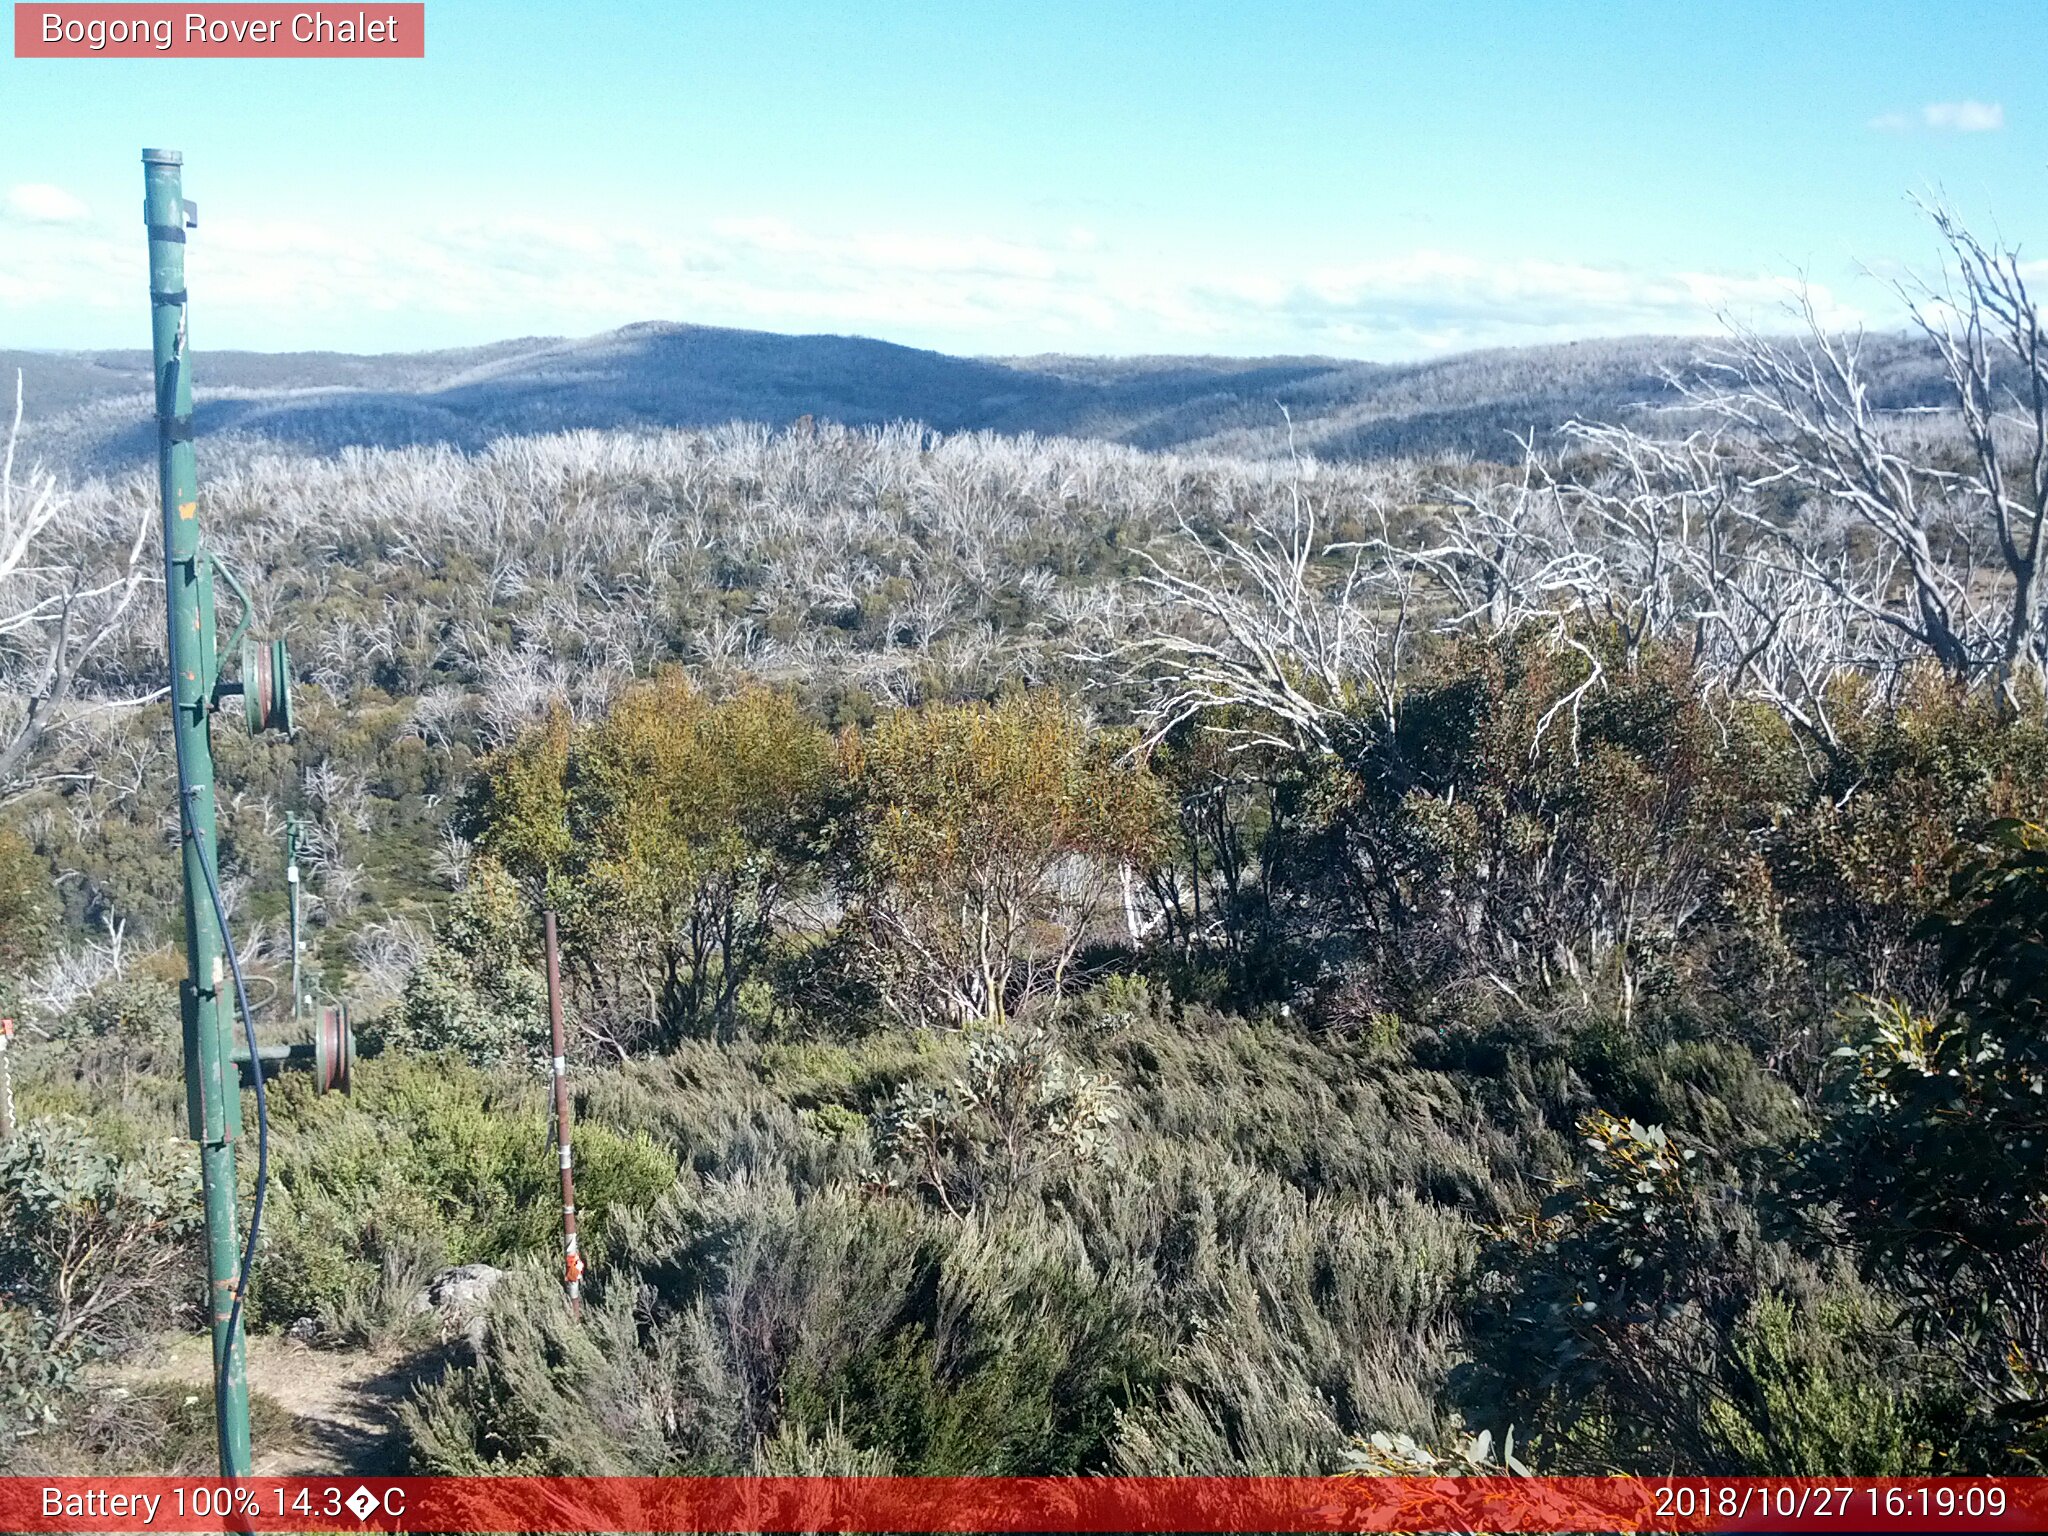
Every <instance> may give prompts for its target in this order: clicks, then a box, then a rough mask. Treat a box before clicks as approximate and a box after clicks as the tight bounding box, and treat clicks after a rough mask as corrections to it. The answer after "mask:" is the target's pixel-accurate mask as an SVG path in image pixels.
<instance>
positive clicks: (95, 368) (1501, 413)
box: [0, 324, 1942, 472]
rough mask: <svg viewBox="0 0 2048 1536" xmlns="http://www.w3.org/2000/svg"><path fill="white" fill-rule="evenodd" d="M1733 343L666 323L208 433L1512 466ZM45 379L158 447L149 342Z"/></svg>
mask: <svg viewBox="0 0 2048 1536" xmlns="http://www.w3.org/2000/svg"><path fill="white" fill-rule="evenodd" d="M1713 347H1714V343H1712V342H1711V340H1705V341H1703V340H1694V339H1688V338H1684V337H1641V338H1635V339H1632V340H1622V341H1587V342H1576V343H1572V344H1569V345H1563V346H1547V347H1525V348H1518V349H1512V350H1501V351H1491V352H1474V353H1466V354H1463V355H1460V356H1454V357H1447V358H1436V359H1429V360H1425V361H1422V362H1415V363H1405V364H1399V365H1387V364H1378V363H1362V362H1349V361H1344V360H1342V359H1338V358H1328V357H1299V358H1294V357H1276V358H1250V359H1247V358H1203V357H1159V358H1087V357H1058V356H1049V357H1032V358H966V357H949V356H946V355H945V354H943V353H938V352H927V351H922V350H919V349H917V348H913V347H903V346H896V345H892V344H891V343H888V342H884V341H873V340H869V339H867V338H864V337H854V336H779V335H774V334H770V333H768V332H763V331H735V330H721V329H717V328H713V327H707V326H692V325H668V324H647V325H636V326H628V327H626V328H625V329H623V330H619V331H614V332H611V333H609V334H606V335H602V336H591V337H584V338H580V339H575V340H565V339H561V338H545V339H538V340H524V341H507V342H501V343H498V344H496V345H494V346H489V347H478V348H468V349H463V350H459V351H452V352H428V353H420V354H416V355H406V354H394V355H389V356H380V357H351V356H345V355H340V354H335V353H287V354H279V355H270V354H264V353H251V352H217V353H208V354H206V355H205V356H204V359H203V362H202V364H201V369H202V371H201V372H200V373H199V375H198V380H197V385H198V390H199V413H198V423H199V429H200V430H201V431H202V432H204V433H206V434H207V435H208V437H209V439H210V440H213V441H214V442H216V443H218V442H219V440H220V439H221V437H222V436H223V434H227V435H229V436H231V437H235V438H241V439H246V440H247V441H249V442H250V443H252V444H257V445H269V446H271V447H273V448H285V449H290V450H297V451H301V452H314V453H332V452H335V451H337V450H339V449H341V448H344V447H351V446H353V447H373V448H375V447H384V448H389V447H405V446H414V445H421V446H424V445H444V446H450V447H457V448H464V449H469V450H476V449H481V448H484V447H487V446H488V445H489V444H490V443H491V442H492V441H494V440H495V439H497V438H500V437H507V436H521V435H530V434H534V433H550V432H561V431H570V430H584V429H593V428H596V429H607V430H615V429H622V428H623V429H660V428H667V427H716V426H723V425H724V424H726V423H728V422H732V421H751V422H758V423H761V424H763V425H766V426H770V427H785V426H789V425H791V424H793V423H795V422H797V421H798V420H800V419H803V418H805V417H811V418H815V419H818V420H823V421H831V422H835V423H838V424H841V425H846V426H887V425H890V424H892V423H898V422H917V423H921V424H923V425H925V426H927V427H931V428H934V429H937V430H939V431H943V432H948V433H955V432H973V431H994V432H1003V433H1009V434H1017V433H1035V434H1039V435H1042V436H1043V435H1056V436H1067V437H1086V438H1099V439H1101V440H1103V441H1106V442H1115V443H1124V444H1128V445H1131V446H1134V447H1140V448H1153V449H1160V448H1174V449H1181V450H1185V451H1192V452H1199V453H1222V454H1231V455H1236V456H1248V457H1254V458H1271V457H1278V456H1284V455H1285V454H1286V453H1287V452H1288V451H1289V450H1290V448H1292V449H1295V450H1299V451H1301V452H1313V453H1316V454H1318V455H1320V456H1323V457H1326V458H1333V459H1383V458H1398V457H1420V456H1425V455H1431V454H1447V453H1453V454H1461V455H1470V456H1474V457H1478V458H1481V459H1490V460H1505V461H1511V460H1513V459H1516V458H1518V457H1519V456H1520V453H1521V449H1520V447H1519V446H1518V439H1524V438H1528V437H1530V436H1532V435H1533V436H1534V437H1535V438H1536V439H1538V440H1539V441H1540V442H1542V443H1543V444H1544V445H1546V446H1555V443H1556V433H1557V431H1558V429H1559V428H1561V427H1562V426H1563V425H1564V424H1565V423H1566V422H1568V421H1571V420H1573V419H1575V418H1576V419H1582V420H1600V421H1614V420H1623V419H1641V418H1643V417H1644V416H1645V413H1646V412H1647V413H1650V415H1652V416H1655V415H1656V413H1659V412H1663V413H1667V414H1668V412H1669V411H1670V410H1671V409H1672V408H1673V407H1675V406H1678V405H1680V404H1681V403H1682V402H1681V398H1680V394H1679V392H1678V390H1676V389H1675V388H1674V387H1673V385H1672V383H1671V380H1672V378H1673V377H1677V378H1679V379H1685V378H1692V377H1695V376H1696V375H1697V373H1698V365H1699V363H1700V360H1701V358H1702V356H1703V355H1705V354H1710V353H1711V352H1712V350H1713ZM0 369H4V370H5V373H4V375H0V376H5V377H9V378H11V377H12V376H13V374H14V372H15V371H16V370H17V369H19V370H22V371H23V372H25V373H26V374H27V375H28V377H29V379H30V381H31V385H30V400H29V421H30V428H31V437H30V440H31V442H32V443H33V444H34V445H35V446H36V449H37V451H38V452H40V453H42V454H43V455H44V456H45V457H46V458H49V459H51V460H53V461H57V460H61V461H63V462H65V463H67V464H69V465H71V466H73V467H74V468H77V469H80V470H85V471H103V472H104V471H119V470H124V469H128V468H132V467H136V466H138V465H142V464H144V463H146V462H147V461H148V459H149V456H150V455H151V454H152V453H153V452H154V451H155V445H154V439H153V437H152V436H151V430H152V429H151V428H150V425H149V409H148V385H149V358H148V355H147V354H146V353H142V352H99V353H72V354H35V353H8V352H0ZM1865 375H1866V377H1867V379H1868V380H1869V383H1870V386H1871V388H1872V389H1873V391H1874V393H1875V396H1876V399H1877V401H1878V403H1879V404H1881V405H1883V406H1885V407H1887V408H1893V409H1899V408H1907V407H1916V406H1926V405H1931V404H1937V403H1939V402H1940V400H1941V398H1942V397H1941V372H1940V365H1939V362H1938V359H1937V358H1936V356H1935V355H1934V352H1933V350H1932V349H1931V348H1930V347H1929V346H1928V345H1927V344H1926V343H1925V341H1924V339H1915V338H1911V337H1906V336H1880V337H1873V338H1871V339H1870V341H1869V342H1868V343H1867V344H1866V348H1865Z"/></svg>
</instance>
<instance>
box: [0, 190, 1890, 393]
mask: <svg viewBox="0 0 2048 1536" xmlns="http://www.w3.org/2000/svg"><path fill="white" fill-rule="evenodd" d="M0 232H4V235H5V238H6V242H7V245H8V248H9V250H10V251H11V252H12V253H14V258H15V259H12V260H9V261H8V262H6V263H4V264H0V323H4V322H5V320H6V319H7V317H8V312H9V311H13V312H15V313H16V314H17V315H32V314H35V313H37V312H43V313H57V312H63V311H79V312H85V313H88V314H98V315H103V316H104V317H105V318H106V319H107V321H108V322H109V325H110V327H112V326H117V325H118V324H119V322H120V321H123V320H126V319H127V318H129V312H130V311H131V310H133V309H134V308H135V303H134V299H135V294H134V291H133V290H134V289H135V286H136V285H135V274H136V271H137V264H138V260H139V235H138V232H137V231H135V230H132V229H129V228H128V227H126V224H125V223H123V224H121V225H119V226H118V227H117V226H116V225H115V224H114V222H113V221H111V220H109V219H106V218H104V217H100V216H98V215H97V214H96V213H95V211H93V210H89V209H87V208H86V206H85V205H84V204H83V202H81V201H80V200H79V199H78V198H76V197H75V196H73V195H72V194H71V193H69V192H67V191H65V190H64V189H62V188H58V187H53V186H45V185H37V184H23V185H18V186H14V187H11V188H8V189H7V190H6V192H5V194H4V199H0ZM191 286H192V289H193V292H194V297H195V303H196V304H198V305H199V306H201V307H199V308H198V310H197V318H196V324H197V325H198V327H199V332H198V334H200V335H201V336H202V337H204V338H207V339H209V340H210V342H211V344H212V345H215V346H232V347H237V348H254V349H258V350H266V351H270V350H275V351H286V350H304V349H339V350H347V351H390V350H413V349H415V348H419V347H426V346H434V345H449V344H460V343H462V342H485V341H491V340H498V339H501V338H503V337H506V336H511V335H534V334H568V335H579V334H586V333H590V332H595V331H603V330H608V329H611V328H613V327H616V326H619V325H624V324H628V323H631V322H633V321H640V320H681V321H689V322H694V323H698V324H707V325H729V326H737V327H744V328H758V329H764V330H779V331H826V332H844V333H851V334H860V335H868V336H876V337H880V338H882V339H885V340H892V341H903V342H907V343H910V344H914V345H922V346H930V347H934V348H937V349H940V350H946V351H956V352H979V353H984V354H987V353H998V352H1007V353H1024V352H1038V351H1064V352H1082V353H1104V352H1137V351H1160V352H1181V353H1200V352H1209V353H1218V354H1240V355H1251V354H1275V353H1323V354H1332V355H1338V356H1347V357H1359V358H1371V359H1378V360H1388V361H1396V360H1402V359H1410V358H1418V357H1427V356H1435V355H1441V354H1444V353H1449V352H1457V351H1465V350H1471V349H1475V348H1483V347H1494V346H1515V345H1524V344H1535V343H1541V342H1551V341H1560V340H1571V339H1576V338H1580V337H1598V336H1621V335H1634V334H1646V333H1666V334H1697V333H1703V332H1711V331H1714V330H1717V329H1718V328H1719V327H1720V325H1721V323H1722V317H1723V316H1724V315H1726V316H1733V317H1735V318H1737V319H1740V320H1743V321H1745V322H1748V323H1760V322H1767V321H1768V319H1769V317H1770V316H1772V315H1773V314H1777V313H1779V312H1781V311H1782V309H1783V307H1784V306H1785V305H1786V304H1787V303H1788V302H1790V301H1792V300H1794V299H1796V297H1797V296H1798V295H1799V293H1800V291H1801V289H1802V286H1803V284H1802V280H1801V278H1800V277H1799V275H1798V274H1796V273H1793V272H1790V271H1784V272H1771V271H1761V272H1738V273H1729V272H1709V271H1654V270H1646V269H1642V268H1637V267H1628V266H1621V265H1602V264H1597V263H1569V262H1557V261H1539V260H1489V259H1482V258H1479V257H1474V256H1470V255H1465V254H1460V253H1458V252H1456V251H1449V250H1438V249H1429V248H1419V249H1415V250H1412V251H1410V252H1407V253H1405V254H1402V255H1398V256H1393V257H1387V258H1381V259H1374V260H1367V261H1360V262H1356V263H1352V264H1336V265H1331V264H1324V265H1310V266H1304V267H1301V268H1300V269H1298V270H1289V269H1287V268H1286V267H1285V266H1284V265H1280V264H1276V266H1275V267H1274V268H1273V269H1268V270H1261V271H1256V272H1253V271H1244V270H1233V269H1230V268H1228V267H1224V266H1208V265H1205V264H1203V263H1202V262H1201V261H1199V260H1194V261H1189V262H1187V263H1185V264H1183V265H1181V266H1179V267H1177V268H1167V267H1162V266H1161V265H1160V264H1159V263H1158V262H1156V261H1155V260H1152V259H1149V257H1140V256H1138V255H1135V254H1133V253H1129V252H1124V251H1120V250H1119V249H1117V248H1116V246H1115V245H1114V244H1113V243H1111V242H1107V241H1105V240H1103V239H1101V238H1100V237H1099V236H1098V235H1096V234H1095V233H1094V232H1093V231H1091V230H1089V229H1086V228H1082V227H1075V228H1072V229H1070V230H1069V231H1068V232H1067V234H1066V235H1065V237H1064V238H1063V239H1061V240H1059V241H1057V242H1053V243H1038V244H1034V243H1027V242H1022V241H1016V240H1007V239H999V238H992V237H988V236H984V235H977V234H970V233H947V232H933V231H908V230H881V231H868V232H850V231H825V230H816V229H806V228H801V227H799V226H797V225H796V224H794V223H791V222H789V221H787V220H783V219H772V218H729V219H713V220H711V221H709V222H707V223H704V224H702V225H699V226H696V227H691V228H680V227H677V228H667V227H659V226H657V225H654V224H648V225H645V226H643V227H639V228H632V229H619V228H612V227H600V226H599V225H598V224H597V223H595V222H593V221H588V220H585V221H578V220H575V219H573V218H569V217H551V218H546V219H493V220H461V219H451V220H448V221H447V222H445V223H443V224H441V225H440V226H439V227H436V228H432V229H418V228H412V229H407V228H398V227H393V226H387V227H378V226H376V225H375V224H369V225H365V224H364V223H362V222H360V221H358V220H354V219H351V220H350V221H349V222H348V223H347V224H346V226H344V225H342V224H341V223H339V222H337V223H335V224H333V225H325V224H321V223H316V222H308V221H291V222H278V221H266V220H264V219H261V218H251V217H246V216H240V215H237V214H236V213H234V212H233V211H232V210H218V211H217V210H215V209H213V208H209V210H208V221H207V225H206V227H205V229H204V231H203V233H202V234H201V235H200V236H198V237H196V238H195V242H194V246H193V255H192V264H191ZM1805 286H1806V291H1807V292H1808V293H1809V294H1810V297H1811V299H1812V301H1813V303H1814V304H1815V306H1816V308H1817V309H1818V311H1819V312H1820V313H1821V314H1822V316H1823V317H1824V318H1825V319H1826V320H1827V321H1828V323H1830V324H1834V325H1843V326H1849V325H1856V324H1861V323H1864V322H1865V321H1866V320H1867V319H1868V318H1869V317H1868V316H1867V315H1866V314H1865V313H1864V312H1863V311H1862V310H1861V309H1859V308H1858V307H1856V306H1855V305H1853V304H1851V303H1849V302H1847V301H1845V300H1844V299H1843V298H1842V297H1840V296H1839V295H1837V294H1835V293H1833V292H1831V291H1830V290H1829V289H1828V288H1827V287H1825V286H1824V285H1805ZM8 328H9V329H13V330H16V331H17V333H18V331H19V325H18V324H17V325H15V326H10V327H8ZM409 336H419V337H423V338H427V339H424V340H419V341H410V342H409V341H408V340H407V339H406V338H407V337H409ZM1110 338H1114V339H1115V340H1116V342H1117V343H1121V344H1113V343H1112V342H1111V341H1110V340H1109V339H1110ZM36 344H40V345H45V346H63V345H67V343H66V342H64V341H62V340H57V339H51V338H39V339H38V341H37V343H36ZM76 344H78V345H92V344H93V343H91V342H89V341H81V342H80V343H76Z"/></svg>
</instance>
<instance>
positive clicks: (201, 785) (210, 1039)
mask: <svg viewBox="0 0 2048 1536" xmlns="http://www.w3.org/2000/svg"><path fill="white" fill-rule="evenodd" d="M184 158H185V157H184V156H183V155H181V154H179V153H178V152H177V151H176V150H171V149H145V150H144V151H143V152H142V167H143V181H144V184H145V187H146V189H147V197H146V200H145V203H144V210H145V212H144V217H145V219H146V221H147V223H148V226H149V300H150V308H151V317H152V319H153V321H154V342H155V354H156V419H157V463H158V475H159V481H160V484H161V488H162V492H163V517H164V599H165V601H164V606H165V612H166V615H167V618H168V622H169V636H170V663H171V721H172V731H173V734H174V741H175V745H176V747H177V756H178V792H179V796H180V803H181V806H182V808H183V812H184V819H185V826H186V828H187V834H188V835H187V836H186V837H185V838H184V839H183V845H184V852H185V955H186V960H187V969H188V975H187V978H186V981H185V983H184V986H183V987H182V988H181V991H182V994H183V1004H184V1022H185V1105H186V1112H187V1118H188V1120H189V1122H190V1125H191V1130H192V1136H193V1138H194V1139H195V1140H196V1141H197V1142H198V1143H199V1168H200V1176H201V1179H202V1181H203V1183H204V1185H205V1191H206V1275H207V1287H208V1289H207V1311H208V1313H209V1315H210V1316H211V1317H212V1319H213V1360H214V1384H213V1390H214V1403H215V1409H216V1415H217V1421H218V1426H219V1434H220V1469H221V1471H222V1472H223V1473H224V1474H226V1475H227V1476H230V1477H241V1476H246V1475H248V1472H249V1469H250V1458H249V1383H248V1375H247V1369H246V1363H245V1360H244V1356H243V1347H242V1337H241V1334H242V1330H241V1327H240V1325H239V1323H238V1324H237V1326H236V1327H235V1328H234V1329H233V1330H232V1331H231V1330H230V1329H229V1327H228V1322H229V1316H230V1311H231V1309H232V1306H233V1303H234V1291H235V1283H236V1278H237V1276H238V1273H239V1271H240V1269H241V1261H242V1252H241V1244H240V1243H239V1242H238V1241H237V1239H236V1227H237V1221H236V1212H235V1142H236V1140H237V1139H238V1138H239V1136H240V1135H241V1129H242V1099H241V1079H240V1074H239V1073H238V1072H237V1070H236V1068H235V1064H234V1059H233V1044H232V1036H231V1031H230V1026H231V1024H232V1022H233V1009H232V1008H230V1007H226V1006H223V1003H222V997H221V987H222V978H223V974H224V969H225V965H226V961H225V958H224V957H225V954H226V945H225V936H224V935H223V934H222V933H221V931H220V925H219V923H218V921H217V920H216V919H215V916H214V912H213V907H212V903H211V901H210V899H209V896H208V887H207V880H206V872H205V868H204V866H203V865H202V864H201V862H200V860H201V857H202V853H201V850H202V849H203V850H204V857H205V858H206V859H207V860H209V861H210V862H212V863H213V865H214V868H215V870H216V872H217V871H218V869H219V851H220V844H219V840H218V838H217V836H216V832H215V823H214V799H213V742H212V738H211V735H210V734H209V724H208V722H209V716H210V714H211V712H212V705H213V688H214V683H215V681H216V677H215V672H216V657H215V655H214V652H213V639H214V633H213V630H214V614H213V569H212V565H211V562H210V561H209V559H208V557H207V554H206V552H205V550H204V548H203V547H202V546H201V544H200V540H199V477H198V470H197V468H196V467H195V465H194V463H193V459H192V371H191V368H190V367H189V366H188V363H187V345H188V337H187V334H186V303H185V227H186V222H187V219H186V215H187V211H188V210H187V208H186V204H185V195H184V188H183V184H182V181H183V166H184Z"/></svg>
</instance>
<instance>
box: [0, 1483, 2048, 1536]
mask: <svg viewBox="0 0 2048 1536" xmlns="http://www.w3.org/2000/svg"><path fill="white" fill-rule="evenodd" d="M2043 1529H2048V1479H2042V1478H1875V1479H1874V1478H1814V1477H1805V1478H1684V1477H1666V1478H1571V1477H1562V1478H1557V1477H1553V1478H1540V1477H1539V1478H1519V1477H1517V1478H1506V1477H1501V1478H1490V1477H1474V1478H1428V1477H1388V1478H1370V1477H1359V1478H1282V1477H1273V1478H1258V1477H1252V1478H1229V1477H1216V1478H1208V1477H1166V1478H1130V1477H1090V1478H975V1477H961V1478H943V1477H939V1478H919V1477H860V1478H847V1477H821V1478H800V1477H763V1478H717V1477H712V1478H691V1477H680V1478H354V1477H334V1478H244V1479H241V1480H239V1481H230V1480H226V1479H212V1480H208V1479H198V1478H65V1477H56V1478H24V1477H16V1478H5V1479H0V1530H7V1531H16V1532H94V1531H109V1532H129V1531H138V1532H212V1531H222V1532H226V1531H393V1532H397V1531H420V1532H429V1531H446V1532H469V1531H475V1532H501V1531H503V1532H511V1531H533V1532H558V1531H619V1532H643V1531H648V1532H651V1531H760V1532H794V1531H905V1532H914V1531H1000V1532H1030V1531H1043V1532H1059V1531H1072V1532H1110V1531H1130V1532H1148V1531H1162V1532H1163V1531H1191V1532H1237V1531H1305V1532H1323V1531H1330V1532H1334V1531H1429V1530H1439V1531H1441V1530H1479V1531H1544V1532H1552V1531H1615V1532H1636V1531H1674V1532H1690V1531H1840V1532H1849V1531H1988V1530H2011V1531H2029V1530H2032V1531H2038V1530H2043Z"/></svg>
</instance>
